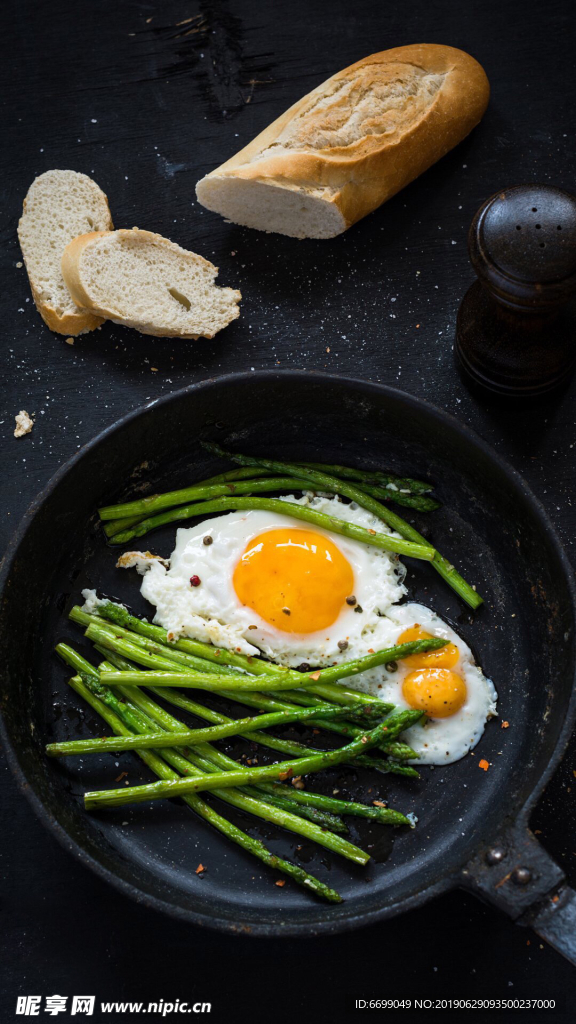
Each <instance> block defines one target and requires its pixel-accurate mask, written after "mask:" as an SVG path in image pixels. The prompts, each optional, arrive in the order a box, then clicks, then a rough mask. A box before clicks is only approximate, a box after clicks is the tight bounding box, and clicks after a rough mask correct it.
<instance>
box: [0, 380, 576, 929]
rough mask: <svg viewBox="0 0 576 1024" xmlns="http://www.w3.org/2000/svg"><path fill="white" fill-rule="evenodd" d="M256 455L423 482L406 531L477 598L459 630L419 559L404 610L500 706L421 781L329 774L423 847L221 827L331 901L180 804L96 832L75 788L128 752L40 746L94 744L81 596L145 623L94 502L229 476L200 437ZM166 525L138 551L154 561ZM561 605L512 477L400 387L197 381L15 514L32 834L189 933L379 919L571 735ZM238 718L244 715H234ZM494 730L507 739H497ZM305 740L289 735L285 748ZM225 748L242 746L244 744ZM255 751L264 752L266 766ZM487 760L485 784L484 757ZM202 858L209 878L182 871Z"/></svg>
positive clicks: (123, 763) (455, 857)
mask: <svg viewBox="0 0 576 1024" xmlns="http://www.w3.org/2000/svg"><path fill="white" fill-rule="evenodd" d="M201 438H206V439H214V440H217V441H219V442H220V443H222V444H223V445H228V446H231V447H235V448H237V450H239V451H247V452H251V453H255V454H263V455H264V454H267V455H272V456H276V457H279V458H284V459H290V458H295V457H298V458H300V459H308V460H313V459H315V460H318V461H325V462H330V461H334V462H336V461H338V462H342V463H348V464H351V465H355V466H359V467H374V466H380V467H381V468H391V469H392V470H395V471H398V472H400V473H404V474H412V475H416V476H419V477H425V478H429V479H431V480H432V481H434V482H435V483H436V485H437V494H438V496H439V498H440V500H441V501H442V502H443V503H444V507H443V508H442V509H441V510H440V511H438V512H436V513H434V514H433V516H432V517H430V518H426V517H425V516H424V515H420V516H419V517H418V519H417V520H416V519H415V520H414V521H415V522H417V525H418V526H419V527H420V528H422V529H424V528H425V529H427V530H429V535H430V537H431V538H432V539H433V541H434V543H436V544H437V546H438V547H439V548H440V549H441V550H442V551H443V552H444V553H445V554H447V555H448V556H449V557H452V558H453V559H454V561H455V563H456V565H457V566H458V567H459V568H461V569H462V571H463V573H464V575H465V576H466V577H467V578H468V579H470V580H471V581H472V582H475V583H476V584H477V585H478V588H479V590H480V591H481V592H482V594H483V596H484V597H485V601H486V604H485V607H484V608H482V609H481V610H480V611H479V612H478V613H476V615H472V614H471V613H470V612H469V611H468V610H467V609H466V608H465V607H464V605H463V604H462V603H461V601H460V600H459V599H458V598H457V597H456V596H455V595H454V594H453V593H452V591H451V590H449V589H448V587H447V586H446V585H445V584H444V583H443V581H441V580H440V578H439V577H437V576H436V574H435V573H434V572H433V571H432V569H431V568H430V567H428V566H426V565H423V564H421V563H420V564H417V565H416V564H414V563H412V564H410V566H409V574H408V584H409V589H410V599H412V600H416V601H421V602H422V603H424V604H426V605H429V606H430V607H432V608H433V609H435V610H436V611H437V612H438V613H439V614H440V615H441V616H442V617H444V618H445V619H447V620H448V621H450V622H451V623H452V624H454V626H455V628H456V629H457V630H458V631H459V632H460V633H461V634H462V635H463V637H464V638H465V639H466V640H467V641H468V642H469V643H470V645H471V646H472V649H473V650H474V652H475V653H476V655H477V657H478V659H479V661H480V663H481V664H482V665H483V667H484V670H485V672H486V673H487V674H488V675H489V676H491V677H492V678H493V679H494V681H495V683H496V686H497V689H498V691H499V694H500V705H499V711H500V721H499V720H495V721H493V722H492V723H490V724H489V725H488V727H487V729H486V732H485V734H484V736H483V738H482V740H481V742H480V745H479V747H477V749H476V751H475V752H474V755H471V756H468V757H466V758H464V759H463V760H461V761H460V762H458V763H456V764H454V765H451V766H448V767H446V768H438V767H437V768H434V769H423V771H422V778H421V780H420V781H418V782H414V781H412V780H395V779H393V778H391V777H383V776H380V777H377V776H373V775H370V774H369V773H366V772H365V771H362V770H359V771H357V772H352V771H351V770H342V771H336V770H335V771H334V772H333V773H332V774H330V775H329V777H327V778H326V779H325V780H324V783H323V784H324V786H325V787H327V788H326V791H327V792H330V791H331V790H332V789H334V788H338V789H340V791H341V793H343V794H354V795H357V796H360V797H362V798H364V799H366V798H368V799H374V798H376V797H378V796H382V797H385V798H386V799H387V800H388V801H389V802H390V804H391V806H395V807H398V808H400V809H402V810H404V811H412V812H415V814H416V815H417V816H418V819H419V820H418V826H417V828H416V830H415V831H412V832H411V831H409V830H399V831H397V832H396V833H394V835H392V834H391V831H390V830H386V829H382V828H380V829H379V830H377V831H371V830H370V829H368V830H367V829H364V828H362V827H359V828H357V827H356V826H352V836H353V838H357V839H358V840H359V841H360V843H362V842H364V843H367V844H368V845H369V847H371V849H372V853H373V854H374V860H373V862H371V863H370V865H369V866H368V867H367V868H365V869H360V868H355V867H352V866H350V865H349V864H348V863H345V862H341V861H340V860H339V859H338V858H336V857H335V856H333V855H329V854H327V853H326V852H316V851H315V850H314V849H312V848H311V847H310V846H309V845H308V844H306V843H305V842H304V843H303V844H302V846H301V849H299V850H295V848H296V847H297V846H299V845H301V844H300V843H299V841H298V840H297V839H295V838H294V837H293V836H290V835H288V834H281V833H279V832H277V831H275V830H274V829H273V828H271V827H268V826H265V827H262V826H261V825H259V824H257V823H256V822H255V820H254V819H246V818H245V817H244V816H243V815H242V814H241V813H240V812H236V811H234V810H233V809H232V808H227V810H226V812H225V813H226V814H228V815H229V816H230V817H232V818H233V819H234V820H235V821H237V822H238V823H239V824H241V825H242V827H245V828H247V829H248V830H249V831H251V832H252V833H253V834H255V835H258V836H260V837H262V838H264V840H265V842H266V843H267V844H268V845H269V847H270V849H272V850H273V851H275V852H277V853H280V854H282V855H283V856H288V857H290V858H293V859H295V860H296V861H299V862H300V863H302V864H306V866H307V868H308V869H309V870H310V871H312V873H314V874H316V875H318V876H319V877H320V878H322V879H325V880H326V881H327V882H328V883H329V884H330V885H332V886H334V887H336V888H337V889H338V890H339V891H340V892H341V893H342V895H343V896H344V897H345V902H344V903H343V904H341V905H338V906H334V905H330V906H328V905H324V904H321V903H319V902H317V901H315V900H314V899H313V898H312V897H310V896H308V895H307V894H306V893H304V892H302V891H301V890H300V889H298V888H297V887H296V886H295V885H293V884H292V883H291V882H287V884H286V885H285V887H283V888H278V887H276V886H275V884H274V882H275V878H276V877H277V876H275V875H274V874H273V873H272V872H271V871H269V870H268V869H266V868H264V867H262V865H260V863H259V862H257V861H255V860H253V859H252V858H251V857H250V856H249V855H248V854H244V853H243V852H242V851H239V850H238V849H237V848H235V847H233V846H232V845H231V844H230V843H229V842H228V840H225V839H223V838H222V837H221V836H220V835H218V834H217V833H215V832H214V831H213V830H212V829H211V828H210V827H209V826H207V825H206V824H205V823H203V822H199V821H198V820H196V818H195V817H194V816H193V815H192V812H190V811H189V810H188V809H187V808H185V807H184V806H183V805H181V804H180V803H178V802H176V801H157V802H155V803H153V804H139V805H136V806H135V807H127V808H124V809H121V810H120V811H118V812H114V813H108V814H104V813H102V814H101V815H88V814H86V813H85V812H84V810H83V808H82V800H81V797H82V794H83V792H84V790H86V789H91V788H101V787H104V786H113V785H115V784H122V782H120V783H115V780H117V779H118V777H119V776H120V775H121V773H122V772H127V773H128V775H127V779H126V778H124V779H123V781H124V782H126V781H129V782H130V783H135V782H136V781H137V780H139V779H140V778H147V777H148V776H147V775H146V769H144V768H143V767H141V766H140V763H139V762H137V760H136V758H135V756H134V755H131V754H124V755H121V756H113V755H102V756H99V757H96V756H92V757H87V758H84V759H83V760H81V761H80V760H78V759H70V760H67V761H57V762H55V761H48V760H47V759H46V758H45V757H44V755H43V745H44V743H45V742H46V741H47V740H53V739H63V738H74V737H78V736H79V735H85V734H90V733H92V734H93V733H94V732H96V733H97V734H99V735H102V734H103V732H105V728H103V726H102V724H101V722H99V721H97V720H96V716H95V715H94V714H93V713H92V712H91V711H90V710H89V709H86V708H85V707H84V706H82V704H81V702H80V700H79V698H77V697H76V695H75V694H73V693H72V692H71V691H70V690H69V689H68V687H67V685H66V678H67V676H68V675H69V672H67V670H66V668H65V667H64V666H63V665H62V664H61V663H60V662H59V660H58V659H57V658H56V657H55V656H54V655H53V653H52V649H53V647H54V644H55V643H56V642H57V641H58V640H71V641H73V642H75V643H77V644H78V645H79V646H80V647H81V648H82V649H83V650H84V651H85V652H86V653H88V654H89V651H90V645H89V644H87V642H86V641H84V640H83V638H82V634H81V631H80V630H79V629H78V628H77V627H72V626H70V624H69V623H68V622H67V620H66V612H67V610H68V609H69V607H70V606H71V605H72V604H73V603H75V602H76V601H78V599H79V596H80V590H81V589H82V588H83V587H96V588H97V589H98V591H99V592H103V593H105V594H107V595H109V596H113V597H116V598H119V599H121V600H122V601H124V602H127V603H128V604H129V605H131V606H132V607H133V608H134V609H135V610H136V611H137V612H138V613H144V614H149V613H150V608H149V607H148V606H145V603H144V602H143V601H142V599H141V598H140V595H139V578H138V577H136V576H135V575H134V574H132V573H127V572H123V571H121V570H116V569H115V568H114V564H115V560H116V556H117V553H118V549H117V548H116V549H111V548H109V547H107V546H106V544H105V543H104V541H103V537H102V534H101V532H100V530H99V528H98V527H97V522H96V517H95V515H94V510H95V509H96V508H97V506H98V505H101V504H103V503H106V502H109V501H112V500H121V499H123V498H128V497H129V496H133V495H134V494H137V493H142V494H144V493H152V492H153V491H156V490H165V489H169V488H173V487H181V486H185V485H187V484H189V483H190V482H193V481H195V480H197V479H201V478H202V477H205V476H208V475H210V474H212V473H214V472H219V471H221V469H222V468H223V466H222V464H221V463H217V464H216V463H215V462H214V461H213V460H211V459H210V458H209V457H207V455H206V454H205V453H204V451H203V450H202V448H200V446H199V444H198V442H199V440H200V439H201ZM174 534H175V527H174V526H172V527H167V528H163V529H162V530H160V531H158V532H157V533H156V534H155V535H153V536H152V535H150V536H149V537H147V538H146V542H145V546H147V547H151V548H152V549H153V550H154V551H157V552H158V553H161V554H164V555H168V554H169V553H170V551H171V549H172V546H173V540H174ZM572 618H573V607H572V603H571V597H570V586H569V583H568V582H567V569H566V564H565V563H564V562H563V561H562V556H561V554H560V552H559V550H558V547H557V544H556V541H555V539H554V536H553V535H552V534H551V533H550V532H549V530H548V528H547V523H546V520H545V517H544V515H543V513H542V511H541V510H540V508H539V506H538V504H537V502H536V501H535V500H534V499H533V497H532V496H531V495H530V493H529V492H527V491H526V489H525V485H524V484H523V482H522V481H521V480H520V478H518V477H517V476H516V475H515V474H513V473H511V472H510V471H509V470H508V469H507V468H506V467H505V466H503V465H502V464H501V463H500V462H499V461H498V460H497V459H496V457H495V456H494V455H493V454H492V453H491V452H490V451H489V450H487V449H486V448H485V447H484V446H483V445H482V443H481V442H479V441H478V440H477V439H474V438H473V437H471V435H469V434H468V432H467V431H465V430H464V429H462V428H461V427H460V426H459V425H458V424H457V423H456V422H455V421H454V420H452V419H450V418H449V417H446V416H445V415H444V414H443V413H440V412H439V411H437V410H434V409H432V408H431V407H429V406H427V405H426V404H424V403H422V402H420V401H417V400H416V399H413V398H410V397H409V396H407V395H404V394H402V393H400V392H397V391H394V390H391V389H387V388H384V387H380V386H377V385H371V384H368V383H363V382H359V381H346V380H343V379H338V378H332V377H328V376H322V375H317V374H307V373H285V374H283V373H278V374H274V373H269V374H260V375H255V374H253V375H249V374H247V375H238V376H235V377H233V378H221V379H220V380H216V381H208V382H206V383H204V384H202V385H196V386H193V387H191V388H190V389H187V390H185V391H181V392H179V393H177V394H175V395H172V396H170V397H169V398H167V399H165V400H162V401H161V402H159V403H157V404H155V405H152V406H149V407H147V408H146V409H145V410H143V411H141V412H140V413H138V414H135V415H131V416H128V417H127V418H126V419H125V420H124V421H123V422H122V423H120V424H119V425H118V426H116V427H113V428H111V429H110V430H109V431H107V432H106V433H105V434H104V435H102V436H101V437H100V438H99V439H98V440H97V441H95V442H93V443H92V444H91V445H90V446H88V448H87V449H85V450H84V451H83V452H82V453H80V455H79V456H78V457H77V458H76V460H74V462H73V463H72V464H70V465H69V466H68V467H65V469H64V470H63V471H61V473H60V474H59V479H58V482H57V484H56V486H53V487H52V488H49V489H48V491H47V493H46V494H45V495H43V496H41V500H40V502H39V507H38V508H37V511H36V513H35V515H34V516H33V517H32V518H30V519H29V521H28V523H27V528H26V531H25V533H24V536H23V537H21V540H20V543H19V547H18V549H17V552H16V555H15V559H14V561H13V564H12V566H11V567H10V568H9V569H8V579H7V583H6V587H5V591H4V600H3V617H2V632H1V646H0V651H1V654H2V662H3V665H4V688H3V711H4V716H5V722H6V726H7V732H8V735H9V738H10V741H11V745H12V748H13V750H14V751H15V752H16V758H17V761H18V764H19V766H20V769H21V772H22V773H23V776H24V777H25V779H26V781H27V783H28V786H29V787H30V789H29V793H30V795H31V796H32V799H33V801H34V802H35V804H36V806H37V808H38V810H39V812H40V813H41V814H42V817H43V819H44V820H45V821H46V822H47V824H49V825H50V826H51V827H52V828H53V829H54V830H55V831H56V833H57V834H58V835H59V836H60V838H61V839H63V841H64V842H65V843H67V845H68V846H69V847H70V848H71V849H72V850H73V851H74V852H75V853H76V854H77V855H79V856H80V857H81V858H82V859H83V860H84V861H85V862H86V863H89V864H90V866H91V867H93V868H95V869H96V870H97V871H99V872H100V873H103V874H104V875H106V876H107V877H109V878H110V879H111V880H112V881H115V882H116V884H119V885H120V886H121V887H122V888H123V889H124V891H127V892H129V893H131V894H132V895H134V896H136V897H137V898H139V899H141V900H144V901H147V902H150V903H151V904H155V905H157V906H161V907H163V909H167V910H169V911H170V912H172V913H176V914H179V915H181V916H184V917H187V918H189V919H190V920H192V921H195V922H197V923H207V924H211V925H213V926H215V927H220V928H225V929H242V928H246V929H248V930H250V929H252V930H253V931H259V932H264V933H280V932H283V931H284V932H292V933H293V932H296V931H302V932H308V933H311V932H314V931H318V930H321V929H322V928H326V929H330V930H336V929H338V928H345V927H351V926H353V925H356V924H359V923H362V922H367V921H369V920H373V919H374V918H376V917H384V916H386V915H387V914H391V913H394V912H396V911H397V910H399V909H402V908H403V907H404V906H406V905H411V904H413V903H414V902H415V901H418V900H420V899H423V898H425V897H426V896H427V895H430V894H431V893H432V892H438V891H441V890H442V888H444V887H447V886H449V885H451V884H452V878H453V877H454V875H455V873H457V872H458V870H459V869H460V868H461V867H462V865H463V864H464V863H465V862H466V861H467V860H468V858H469V857H470V856H471V855H472V854H473V852H474V851H475V850H476V849H477V848H478V846H479V845H480V844H481V843H483V842H485V841H488V840H489V839H490V838H491V837H493V836H494V835H495V834H497V833H498V831H499V828H500V827H501V825H502V823H503V821H504V820H510V819H512V818H513V817H514V816H515V815H517V814H518V813H519V812H520V810H521V808H522V807H523V805H524V804H525V803H526V801H527V800H528V798H529V796H530V794H531V793H532V791H533V790H534V789H535V787H537V786H538V783H539V780H540V778H541V776H542V774H543V772H544V771H545V769H546V767H547V765H548V762H549V760H550V757H551V755H552V753H553V751H554V748H555V745H556V743H557V740H558V737H559V736H560V734H561V731H562V728H563V726H564V723H565V719H566V715H567V708H568V703H569V699H570V691H571V682H572V675H573V663H574V651H573V646H572V645H573V630H572ZM235 711H236V713H238V711H239V708H238V706H236V708H235ZM501 721H508V722H509V728H507V729H502V728H501V725H500V722H501ZM298 735H302V733H299V734H298ZM236 749H237V750H238V749H239V748H236ZM259 752H260V753H261V748H260V751H259ZM482 757H483V758H486V759H487V760H488V761H489V762H491V767H490V769H489V771H488V772H485V771H483V770H481V769H480V768H479V766H478V762H479V760H480V758H482ZM200 862H202V864H203V865H204V866H205V867H206V869H207V870H206V873H205V874H204V876H203V877H202V878H200V877H198V876H197V875H196V873H195V869H196V867H197V865H198V864H199V863H200Z"/></svg>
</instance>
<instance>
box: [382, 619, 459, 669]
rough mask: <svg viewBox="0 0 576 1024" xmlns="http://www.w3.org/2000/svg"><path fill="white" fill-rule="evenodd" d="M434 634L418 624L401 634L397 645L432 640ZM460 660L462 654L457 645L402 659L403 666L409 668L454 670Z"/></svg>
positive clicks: (447, 645) (448, 645) (449, 645)
mask: <svg viewBox="0 0 576 1024" xmlns="http://www.w3.org/2000/svg"><path fill="white" fill-rule="evenodd" d="M432 639H433V637H432V634H431V633H426V632H425V631H424V630H423V629H421V628H420V626H419V625H418V624H417V623H416V625H415V626H410V628H409V629H405V630H404V632H403V633H401V634H400V636H399V637H398V640H397V641H396V643H398V644H410V643H412V642H413V641H414V640H432ZM459 660H460V654H459V651H458V648H457V647H456V646H455V644H446V646H445V647H440V648H439V649H438V650H437V651H425V652H424V653H423V654H411V655H410V656H409V657H408V658H403V659H402V664H403V665H408V668H454V665H456V664H457V662H458V661H459Z"/></svg>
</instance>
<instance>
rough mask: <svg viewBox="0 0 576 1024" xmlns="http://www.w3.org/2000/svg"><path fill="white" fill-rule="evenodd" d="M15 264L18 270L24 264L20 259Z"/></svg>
mask: <svg viewBox="0 0 576 1024" xmlns="http://www.w3.org/2000/svg"><path fill="white" fill-rule="evenodd" d="M16 266H17V267H18V270H20V269H21V268H22V267H23V266H24V264H23V263H22V260H18V263H17V264H16Z"/></svg>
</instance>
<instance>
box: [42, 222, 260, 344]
mask: <svg viewBox="0 0 576 1024" xmlns="http://www.w3.org/2000/svg"><path fill="white" fill-rule="evenodd" d="M62 273H63V275H64V280H65V281H66V284H67V286H68V288H69V290H70V293H71V295H72V297H73V299H74V301H75V303H76V304H77V305H78V306H80V307H81V308H83V309H86V310H88V311H89V312H90V313H92V314H95V315H96V316H103V317H107V318H108V319H109V320H113V321H114V323H117V324H124V325H125V326H126V327H134V328H135V329H136V330H137V331H141V333H142V334H152V335H155V336H156V337H163V338H193V339H197V338H213V337H214V335H215V334H217V333H218V331H221V330H222V328H223V327H226V326H227V325H228V324H229V323H230V321H231V320H235V319H236V317H238V316H239V315H240V310H239V308H238V303H239V301H240V299H241V298H242V296H241V294H240V292H239V291H236V290H235V289H233V288H219V287H218V286H217V285H215V284H214V279H215V277H216V276H217V274H218V268H217V267H215V266H214V264H213V263H209V262H208V260H205V259H203V257H202V256H198V255H197V254H196V253H194V252H188V250H187V249H182V248H181V246H179V245H176V243H175V242H171V241H170V240H169V239H168V238H163V237H162V235H157V234H154V233H153V232H152V231H140V230H139V229H138V228H132V229H131V230H120V231H100V232H98V231H96V232H91V233H89V234H86V235H82V236H81V237H80V238H75V239H74V240H73V241H72V242H70V244H69V245H68V246H67V247H66V249H65V250H64V253H63V255H62Z"/></svg>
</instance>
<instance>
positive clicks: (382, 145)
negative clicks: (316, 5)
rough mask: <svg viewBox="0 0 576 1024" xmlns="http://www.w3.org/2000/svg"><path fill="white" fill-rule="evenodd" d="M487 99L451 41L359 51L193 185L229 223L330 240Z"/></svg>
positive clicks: (473, 120) (447, 140)
mask: <svg viewBox="0 0 576 1024" xmlns="http://www.w3.org/2000/svg"><path fill="white" fill-rule="evenodd" d="M488 97H489V85H488V79H487V78H486V75H485V73H484V71H483V69H482V68H481V66H480V64H478V63H477V61H475V60H474V58H473V57H470V56H469V55H468V54H467V53H464V52H463V51H462V50H455V49H453V47H451V46H436V45H428V44H418V45H414V46H399V47H397V48H396V49H393V50H385V51H384V52H382V53H376V54H373V55H372V56H371V57H365V58H364V60H360V61H358V63H356V64H352V65H351V66H350V67H348V68H345V69H344V71H340V72H338V74H336V75H333V77H332V78H329V79H328V81H327V82H324V83H323V84H322V85H320V86H318V88H316V89H314V90H313V91H312V92H311V93H308V95H307V96H304V97H303V98H302V99H301V100H299V102H298V103H296V104H294V106H292V107H290V109H289V110H287V111H286V113H285V114H283V115H282V116H281V117H279V118H278V119H277V120H276V121H274V122H273V124H271V125H270V126H269V127H268V128H266V129H265V130H264V131H263V132H261V134H260V135H258V136H257V138H255V139H254V140H253V141H252V142H251V143H249V145H248V146H245V148H244V149H242V150H240V152H239V153H237V154H236V155H235V156H233V157H232V158H231V159H230V160H228V161H227V162H226V163H224V164H222V165H221V166H220V167H217V168H216V170H214V171H211V173H210V174H208V175H207V176H206V177H205V178H202V179H201V181H199V182H198V184H197V186H196V195H197V197H198V201H199V202H200V203H201V205H202V206H205V207H206V208H207V209H209V210H213V211H215V212H216V213H220V214H222V216H223V217H225V218H226V219H227V220H230V221H233V222H234V223H236V224H243V225H245V226H246V227H252V228H257V229H258V230H260V231H277V232H279V233H280V234H283V235H290V236H292V237H293V238H333V237H334V236H335V235H339V234H340V233H341V232H342V231H345V230H346V229H347V228H349V227H350V226H351V225H352V224H354V223H356V221H358V220H360V218H361V217H364V216H365V215H366V214H367V213H370V212H371V211H372V210H375V209H376V207H378V206H380V204H381V203H383V202H385V201H386V200H387V199H389V198H390V197H391V196H393V195H394V194H395V193H396V192H398V191H399V190H400V189H401V188H404V186H405V185H407V184H408V183H409V182H410V181H412V180H413V179H414V178H416V177H417V176H418V175H419V174H422V172H423V171H425V170H426V169H427V168H428V167H430V166H431V165H432V164H433V163H435V162H436V160H439V159H440V157H442V156H444V154H445V153H447V152H448V151H449V150H450V149H452V148H453V146H455V145H456V144H457V143H458V142H460V141H461V140H462V139H463V138H464V137H465V136H466V135H467V134H468V133H469V132H470V131H471V130H472V128H474V126H475V125H476V124H478V122H479V120H480V119H481V117H482V115H483V113H484V111H485V109H486V106H487V103H488Z"/></svg>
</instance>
